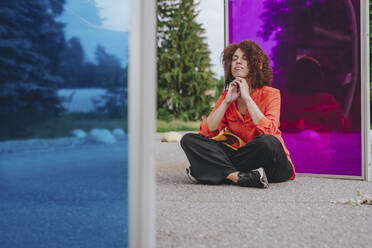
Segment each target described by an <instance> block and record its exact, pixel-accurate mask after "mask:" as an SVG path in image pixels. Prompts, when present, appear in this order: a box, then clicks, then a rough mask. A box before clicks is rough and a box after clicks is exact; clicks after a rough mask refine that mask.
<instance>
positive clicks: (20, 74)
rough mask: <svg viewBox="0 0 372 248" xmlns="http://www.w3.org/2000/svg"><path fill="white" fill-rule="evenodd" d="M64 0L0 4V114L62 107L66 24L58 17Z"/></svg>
mask: <svg viewBox="0 0 372 248" xmlns="http://www.w3.org/2000/svg"><path fill="white" fill-rule="evenodd" d="M63 4H64V0H56V1H49V0H35V1H25V0H19V1H9V0H6V1H3V2H2V3H0V115H5V116H6V115H8V114H9V113H15V112H22V111H26V112H27V111H30V110H32V111H36V112H38V113H40V114H41V115H45V114H46V113H48V114H55V113H57V112H59V111H60V110H61V107H60V101H59V98H58V96H57V94H56V88H57V84H58V83H60V81H61V79H60V78H59V77H58V76H57V70H58V66H59V61H58V57H59V51H61V50H62V48H63V47H64V42H65V41H64V34H63V24H61V23H58V22H56V21H55V19H54V18H55V17H56V16H58V15H59V14H61V12H62V11H63Z"/></svg>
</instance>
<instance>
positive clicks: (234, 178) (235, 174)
mask: <svg viewBox="0 0 372 248" xmlns="http://www.w3.org/2000/svg"><path fill="white" fill-rule="evenodd" d="M238 174H239V171H235V172H232V173H230V174H229V175H227V177H226V179H228V180H230V181H233V182H234V183H237V182H238V180H239V177H238Z"/></svg>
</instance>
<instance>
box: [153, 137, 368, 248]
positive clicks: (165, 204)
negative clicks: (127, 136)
mask: <svg viewBox="0 0 372 248" xmlns="http://www.w3.org/2000/svg"><path fill="white" fill-rule="evenodd" d="M161 136H162V134H159V133H158V134H156V169H157V170H156V180H157V195H156V198H157V205H156V218H157V220H156V231H157V232H156V240H157V247H261V248H262V247H372V205H360V206H357V205H351V204H341V203H337V201H339V200H341V201H342V200H345V199H351V198H353V197H355V196H356V194H357V192H358V191H359V192H360V193H362V194H366V195H370V196H372V182H365V181H360V180H345V179H329V178H316V177H310V176H300V175H298V176H297V177H296V179H295V180H294V181H288V182H284V183H278V184H270V186H269V188H268V189H255V188H242V187H238V186H234V185H218V186H209V185H200V184H193V183H191V182H189V181H188V180H187V177H186V175H185V173H184V171H185V168H186V167H187V166H188V161H187V158H186V156H185V155H184V153H183V151H182V148H181V147H180V144H179V143H162V142H160V139H161Z"/></svg>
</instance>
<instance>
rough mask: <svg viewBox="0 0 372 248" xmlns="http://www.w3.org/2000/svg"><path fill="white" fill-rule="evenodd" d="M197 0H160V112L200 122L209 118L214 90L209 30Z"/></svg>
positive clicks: (158, 36)
mask: <svg viewBox="0 0 372 248" xmlns="http://www.w3.org/2000/svg"><path fill="white" fill-rule="evenodd" d="M195 8H196V5H195V3H194V0H173V1H172V0H158V32H157V33H158V35H157V42H158V63H157V65H158V113H160V115H164V113H165V114H167V113H169V114H170V115H172V116H173V117H175V118H181V119H183V120H196V119H200V118H202V117H203V116H205V115H207V114H208V113H209V111H210V104H211V101H212V100H213V97H212V96H210V95H208V94H206V92H207V91H208V90H211V89H213V88H214V81H213V74H212V72H211V70H210V67H211V64H210V57H209V55H210V51H209V50H208V46H207V44H206V43H205V37H204V36H203V35H204V33H205V30H204V29H203V27H202V25H201V24H198V23H197V22H196V20H195V18H196V17H197V15H198V12H197V11H196V9H195Z"/></svg>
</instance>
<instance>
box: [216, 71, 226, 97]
mask: <svg viewBox="0 0 372 248" xmlns="http://www.w3.org/2000/svg"><path fill="white" fill-rule="evenodd" d="M214 82H215V91H216V99H215V100H216V101H217V99H218V98H219V97H220V96H221V94H222V92H223V90H224V89H225V80H224V78H223V77H220V79H216V78H215V79H214Z"/></svg>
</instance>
